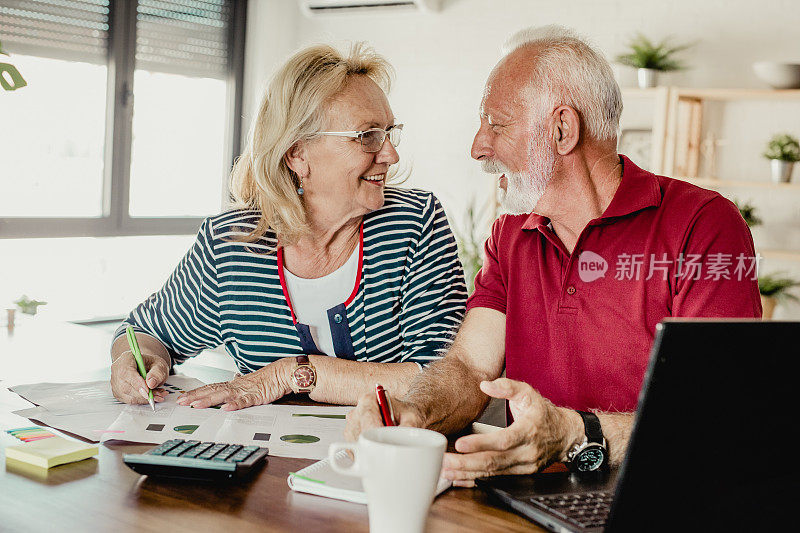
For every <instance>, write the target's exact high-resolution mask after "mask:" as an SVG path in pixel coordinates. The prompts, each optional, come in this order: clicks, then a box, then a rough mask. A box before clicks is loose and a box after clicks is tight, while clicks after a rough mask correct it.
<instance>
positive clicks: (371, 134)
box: [319, 124, 403, 153]
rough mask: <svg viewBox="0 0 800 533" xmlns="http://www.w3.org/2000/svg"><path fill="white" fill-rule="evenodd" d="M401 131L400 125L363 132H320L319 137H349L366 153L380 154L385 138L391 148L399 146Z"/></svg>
mask: <svg viewBox="0 0 800 533" xmlns="http://www.w3.org/2000/svg"><path fill="white" fill-rule="evenodd" d="M402 131H403V125H402V124H395V125H394V126H389V127H388V128H386V129H385V130H383V129H381V128H370V129H368V130H364V131H321V132H319V134H320V135H336V136H337V137H350V138H351V139H358V140H359V141H360V142H361V149H362V150H363V151H365V152H367V153H374V152H380V150H381V148H383V143H384V142H386V137H387V136H388V137H389V142H390V143H392V146H397V145H398V144H400V134H401V133H402Z"/></svg>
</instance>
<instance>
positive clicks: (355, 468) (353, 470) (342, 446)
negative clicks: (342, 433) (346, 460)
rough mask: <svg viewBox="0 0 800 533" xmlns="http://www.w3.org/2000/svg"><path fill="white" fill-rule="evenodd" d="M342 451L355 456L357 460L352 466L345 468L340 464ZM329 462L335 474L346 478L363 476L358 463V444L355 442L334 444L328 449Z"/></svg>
mask: <svg viewBox="0 0 800 533" xmlns="http://www.w3.org/2000/svg"><path fill="white" fill-rule="evenodd" d="M341 451H350V452H351V453H352V454H353V457H355V460H354V461H353V464H352V465H350V466H343V465H341V464H339V461H338V459H339V458H338V455H339V452H341ZM328 462H330V464H331V468H333V470H334V472H338V473H339V474H344V475H346V476H361V465H360V464H359V462H358V444H356V443H355V442H334V443H333V444H331V445H330V447H329V448H328Z"/></svg>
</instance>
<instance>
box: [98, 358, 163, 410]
mask: <svg viewBox="0 0 800 533" xmlns="http://www.w3.org/2000/svg"><path fill="white" fill-rule="evenodd" d="M142 360H143V361H144V367H145V369H147V382H146V384H145V380H144V379H143V378H142V376H141V374H139V369H138V367H137V366H136V360H135V359H134V357H133V354H132V353H131V352H130V351H127V352H125V353H123V354H122V355H120V356H119V357H118V358H117V359H115V360H114V363H113V364H112V365H111V392H113V393H114V397H115V398H116V399H117V400H119V401H121V402H125V403H130V404H144V403H148V402H147V388H150V389H153V400H154V401H156V402H163V401H164V398H165V397H166V395H167V391H166V390H164V389H160V388H158V387H160V386H161V385H163V384H164V382H166V381H167V376H168V375H169V365H168V364H167V362H166V361H165V360H164V358H163V357H161V356H158V355H154V354H151V353H147V352H142Z"/></svg>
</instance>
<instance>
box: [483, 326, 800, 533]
mask: <svg viewBox="0 0 800 533" xmlns="http://www.w3.org/2000/svg"><path fill="white" fill-rule="evenodd" d="M799 344H800V322H764V321H761V320H739V319H730V320H724V321H720V320H705V319H699V320H692V321H686V320H685V319H684V320H683V321H680V320H673V319H669V320H666V321H664V322H662V323H661V324H659V325H658V327H657V331H656V338H655V342H654V343H653V349H652V352H651V356H650V363H649V366H648V369H647V373H646V375H645V379H644V385H643V387H642V392H641V394H640V395H639V406H638V409H637V413H636V418H635V422H634V426H633V431H632V434H631V439H630V442H629V445H628V450H627V454H626V456H625V458H624V460H623V462H622V466H621V467H620V468H619V470H615V469H612V470H610V471H604V472H600V473H596V474H594V475H590V476H584V475H578V474H573V473H568V472H558V473H541V474H532V475H529V476H497V477H492V478H486V479H481V480H478V482H477V484H478V486H479V487H480V488H482V489H483V490H485V491H487V492H489V493H490V494H492V495H493V496H495V497H497V498H499V500H501V501H502V502H503V503H505V504H506V505H508V506H510V507H511V508H512V509H514V510H515V511H516V512H518V513H520V514H522V515H524V516H526V517H527V518H529V519H530V520H533V521H534V522H536V523H537V524H539V525H541V526H543V527H545V528H546V529H548V530H550V531H557V532H590V531H591V532H594V531H611V532H614V531H648V532H650V531H673V532H674V531H768V530H774V531H781V530H785V529H788V528H789V527H792V528H794V527H797V524H798V522H800V520H798V518H800V512H796V511H795V508H798V509H800V477H798V473H799V472H798V464H800V442H799V441H798V439H797V437H796V435H797V434H798V432H797V426H798V425H800V416H798V412H797V410H796V409H795V401H796V399H797V395H798V392H800V389H799V388H798V386H797V383H798V375H797V374H796V368H797V359H798V356H800V348H799V347H798V346H799ZM793 435H794V436H793ZM612 453H613V452H612ZM792 523H794V524H795V526H791V525H790V524H792Z"/></svg>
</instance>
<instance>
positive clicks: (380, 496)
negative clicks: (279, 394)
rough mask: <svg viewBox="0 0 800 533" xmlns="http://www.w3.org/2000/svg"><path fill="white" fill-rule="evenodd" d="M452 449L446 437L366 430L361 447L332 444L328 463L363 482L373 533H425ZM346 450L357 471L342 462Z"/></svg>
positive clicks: (393, 429)
mask: <svg viewBox="0 0 800 533" xmlns="http://www.w3.org/2000/svg"><path fill="white" fill-rule="evenodd" d="M446 447H447V439H446V438H445V437H444V435H442V434H441V433H437V432H435V431H430V430H428V429H420V428H411V427H399V426H388V427H378V428H372V429H368V430H366V431H365V432H363V433H362V434H361V436H360V437H358V442H357V443H345V442H337V443H334V444H331V446H330V448H329V449H328V457H329V460H330V463H331V467H332V468H333V469H334V470H335V471H336V472H339V473H340V474H346V475H349V476H358V477H360V478H361V481H362V484H363V486H364V492H366V494H367V510H368V512H369V529H370V531H371V532H372V533H394V532H398V533H400V532H402V533H414V532H419V533H421V532H422V531H424V530H425V521H426V519H427V518H428V509H429V508H430V506H431V503H432V502H433V497H434V496H435V494H436V485H437V483H438V481H439V473H440V471H441V469H442V458H443V457H444V451H445V448H446ZM342 450H350V451H351V452H352V453H353V456H354V458H355V460H354V461H353V463H352V465H350V466H344V465H342V464H340V463H339V462H338V459H339V458H337V456H336V454H337V453H338V452H340V451H342Z"/></svg>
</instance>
